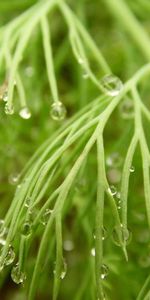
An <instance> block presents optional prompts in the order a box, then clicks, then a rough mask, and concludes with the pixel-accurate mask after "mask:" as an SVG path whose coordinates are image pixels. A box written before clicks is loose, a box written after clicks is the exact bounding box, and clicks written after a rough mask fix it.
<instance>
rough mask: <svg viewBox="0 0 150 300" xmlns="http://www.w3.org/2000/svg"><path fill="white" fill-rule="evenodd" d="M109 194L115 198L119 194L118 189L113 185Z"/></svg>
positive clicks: (109, 189)
mask: <svg viewBox="0 0 150 300" xmlns="http://www.w3.org/2000/svg"><path fill="white" fill-rule="evenodd" d="M108 192H109V194H110V195H111V196H114V195H116V194H117V189H116V187H115V186H114V185H111V186H110V187H109V188H108Z"/></svg>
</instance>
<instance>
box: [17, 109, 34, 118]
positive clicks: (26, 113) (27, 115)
mask: <svg viewBox="0 0 150 300" xmlns="http://www.w3.org/2000/svg"><path fill="white" fill-rule="evenodd" d="M19 116H20V117H21V118H23V119H26V120H27V119H29V118H30V117H31V112H30V110H29V109H28V107H23V108H22V109H21V110H20V111H19Z"/></svg>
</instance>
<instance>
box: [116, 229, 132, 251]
mask: <svg viewBox="0 0 150 300" xmlns="http://www.w3.org/2000/svg"><path fill="white" fill-rule="evenodd" d="M119 235H120V239H121V240H120V239H119ZM112 238H113V242H114V244H115V245H117V246H119V247H121V242H122V243H126V245H128V244H130V242H131V239H132V233H131V231H130V230H128V229H127V228H124V227H123V226H122V225H121V226H116V227H115V228H114V230H113V234H112Z"/></svg>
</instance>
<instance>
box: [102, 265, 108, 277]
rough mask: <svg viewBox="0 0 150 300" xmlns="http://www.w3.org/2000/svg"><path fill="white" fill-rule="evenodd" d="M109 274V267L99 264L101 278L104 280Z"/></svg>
mask: <svg viewBox="0 0 150 300" xmlns="http://www.w3.org/2000/svg"><path fill="white" fill-rule="evenodd" d="M108 274H109V268H108V267H107V266H106V265H104V264H103V265H102V266H101V275H100V276H101V279H102V280H104V279H105V278H106V277H107V276H108Z"/></svg>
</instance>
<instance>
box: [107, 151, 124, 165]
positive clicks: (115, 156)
mask: <svg viewBox="0 0 150 300" xmlns="http://www.w3.org/2000/svg"><path fill="white" fill-rule="evenodd" d="M106 164H107V166H108V167H113V168H118V167H120V166H121V164H122V157H121V155H120V154H119V153H118V152H113V153H112V154H111V155H110V156H108V157H107V159H106Z"/></svg>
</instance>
